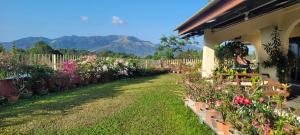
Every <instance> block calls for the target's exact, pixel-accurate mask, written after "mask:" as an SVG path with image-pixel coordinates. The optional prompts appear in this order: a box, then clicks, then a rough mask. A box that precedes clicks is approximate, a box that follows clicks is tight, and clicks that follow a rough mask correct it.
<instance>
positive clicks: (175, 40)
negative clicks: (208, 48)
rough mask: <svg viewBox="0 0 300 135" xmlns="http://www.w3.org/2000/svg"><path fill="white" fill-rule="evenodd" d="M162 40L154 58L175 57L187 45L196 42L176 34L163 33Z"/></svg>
mask: <svg viewBox="0 0 300 135" xmlns="http://www.w3.org/2000/svg"><path fill="white" fill-rule="evenodd" d="M160 40H161V43H160V45H159V46H158V47H157V48H156V52H155V54H154V59H174V58H175V57H176V55H178V54H179V53H180V52H182V51H183V48H184V46H185V45H187V44H196V42H195V41H192V40H190V39H182V38H180V37H178V36H174V35H172V36H170V37H167V36H165V35H163V37H162V38H161V39H160Z"/></svg>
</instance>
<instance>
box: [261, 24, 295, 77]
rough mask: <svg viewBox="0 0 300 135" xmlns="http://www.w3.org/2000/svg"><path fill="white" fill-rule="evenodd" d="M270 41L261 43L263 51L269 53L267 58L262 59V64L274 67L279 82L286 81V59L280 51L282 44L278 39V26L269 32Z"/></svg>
mask: <svg viewBox="0 0 300 135" xmlns="http://www.w3.org/2000/svg"><path fill="white" fill-rule="evenodd" d="M271 37H272V41H271V42H269V43H267V44H263V46H264V49H265V51H266V52H267V54H268V55H269V59H268V60H266V61H264V62H263V64H264V66H265V67H266V68H271V67H276V71H277V77H278V79H279V81H280V82H285V81H286V79H285V78H286V75H287V73H288V67H289V66H287V65H288V60H287V57H286V56H284V53H283V51H282V44H281V40H280V34H279V28H278V26H275V27H274V30H273V33H272V34H271Z"/></svg>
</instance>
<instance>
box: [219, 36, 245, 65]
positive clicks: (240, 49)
mask: <svg viewBox="0 0 300 135" xmlns="http://www.w3.org/2000/svg"><path fill="white" fill-rule="evenodd" d="M248 52H249V49H248V47H247V46H246V45H245V44H243V43H242V42H240V41H228V42H225V43H224V44H220V45H217V46H216V48H215V56H216V57H217V59H218V61H219V65H221V66H227V67H231V66H232V65H233V64H234V63H233V62H234V61H233V59H234V58H235V57H236V55H238V54H241V55H242V56H247V55H248Z"/></svg>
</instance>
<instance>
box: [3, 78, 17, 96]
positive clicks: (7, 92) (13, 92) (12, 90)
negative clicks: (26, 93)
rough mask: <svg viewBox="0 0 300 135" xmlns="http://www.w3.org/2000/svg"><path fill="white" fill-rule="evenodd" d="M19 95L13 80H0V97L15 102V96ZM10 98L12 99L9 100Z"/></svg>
mask: <svg viewBox="0 0 300 135" xmlns="http://www.w3.org/2000/svg"><path fill="white" fill-rule="evenodd" d="M18 95H19V90H18V89H17V87H16V86H15V85H14V83H13V80H12V79H9V80H0V96H4V97H6V98H7V99H8V100H9V101H11V100H15V96H18ZM9 98H12V99H9Z"/></svg>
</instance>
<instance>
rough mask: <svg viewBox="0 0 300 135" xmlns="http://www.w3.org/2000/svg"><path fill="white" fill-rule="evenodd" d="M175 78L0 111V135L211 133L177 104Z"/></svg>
mask: <svg viewBox="0 0 300 135" xmlns="http://www.w3.org/2000/svg"><path fill="white" fill-rule="evenodd" d="M176 78H178V75H161V76H155V77H145V78H137V79H126V80H120V81H115V82H111V83H106V84H98V85H92V86H88V87H84V88H78V89H76V90H72V91H64V92H60V93H55V94H50V95H47V96H44V97H38V98H35V99H30V100H23V101H20V102H19V103H16V104H11V105H5V106H2V107H0V134H43V135H44V134H95V135H96V134H97V135H98V134H130V135H133V134H180V135H181V134H193V135H194V134H203V135H207V134H213V133H212V131H211V130H210V129H209V128H208V127H207V126H205V125H201V124H199V120H198V118H197V117H196V116H195V115H194V114H193V113H192V111H190V110H189V109H188V108H186V107H185V106H184V104H183V102H182V101H181V96H182V93H183V87H181V86H179V85H176V84H175V82H176Z"/></svg>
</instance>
